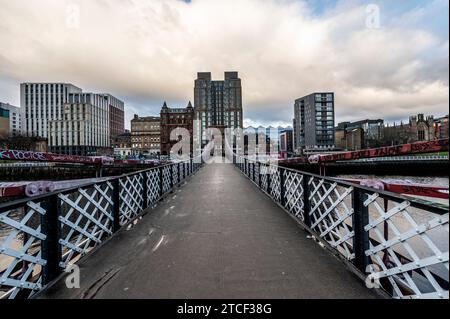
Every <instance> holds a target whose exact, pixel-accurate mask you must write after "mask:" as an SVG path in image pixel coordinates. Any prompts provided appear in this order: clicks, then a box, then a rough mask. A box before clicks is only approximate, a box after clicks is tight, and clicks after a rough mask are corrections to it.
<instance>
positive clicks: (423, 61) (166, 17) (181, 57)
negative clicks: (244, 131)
mask: <svg viewBox="0 0 450 319" xmlns="http://www.w3.org/2000/svg"><path fill="white" fill-rule="evenodd" d="M0 8H1V10H0V43H1V46H0V101H2V102H9V103H11V104H17V105H18V104H19V103H20V101H19V83H20V82H25V81H26V82H33V81H45V82H53V81H55V82H56V81H58V82H59V81H62V82H70V83H73V84H75V85H77V86H79V87H81V88H83V89H84V90H86V91H94V92H97V91H101V92H109V93H111V94H113V95H115V96H117V97H119V98H121V99H122V100H124V101H125V103H126V107H127V126H129V123H128V121H129V119H131V117H132V116H133V114H134V113H138V114H139V115H154V114H158V113H159V110H160V108H161V105H162V103H163V102H164V101H165V100H167V101H168V103H169V104H170V105H172V106H185V105H186V104H187V102H188V100H192V99H193V85H194V79H195V77H196V73H197V72H198V71H211V72H212V73H213V78H215V79H221V78H222V77H223V72H224V71H228V70H229V71H231V70H236V71H239V73H240V77H241V78H242V81H243V102H244V112H245V115H244V116H245V119H246V124H247V125H249V124H253V125H259V124H263V125H268V124H272V125H278V124H283V125H284V124H290V122H291V119H292V117H293V101H294V100H295V99H296V98H298V97H301V96H304V95H306V94H308V93H311V92H314V91H323V90H326V91H335V92H336V117H337V118H336V121H337V122H341V121H346V120H358V119H365V118H384V119H387V120H388V121H395V120H404V119H407V118H408V116H409V115H410V114H414V113H419V112H421V113H426V114H435V115H436V116H439V115H445V114H447V113H448V103H449V61H448V59H449V34H448V27H449V15H448V10H449V3H448V0H379V1H375V0H372V1H363V0H340V1H339V0H309V1H306V0H226V1H225V0H192V1H181V0H33V1H30V0H0Z"/></svg>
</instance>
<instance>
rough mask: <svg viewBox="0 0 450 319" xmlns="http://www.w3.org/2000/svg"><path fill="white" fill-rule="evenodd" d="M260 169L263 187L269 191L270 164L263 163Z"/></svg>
mask: <svg viewBox="0 0 450 319" xmlns="http://www.w3.org/2000/svg"><path fill="white" fill-rule="evenodd" d="M260 170H261V188H262V189H263V190H264V191H265V192H267V188H268V186H269V177H270V175H269V172H268V170H269V169H268V166H267V165H264V164H261V166H260Z"/></svg>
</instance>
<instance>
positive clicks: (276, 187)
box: [269, 167, 281, 202]
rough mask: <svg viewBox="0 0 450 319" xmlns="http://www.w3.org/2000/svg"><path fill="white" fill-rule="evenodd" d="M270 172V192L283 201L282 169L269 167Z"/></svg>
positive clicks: (276, 198)
mask: <svg viewBox="0 0 450 319" xmlns="http://www.w3.org/2000/svg"><path fill="white" fill-rule="evenodd" d="M269 171H271V174H270V194H271V195H272V198H273V199H274V200H275V201H277V202H280V201H281V181H280V171H279V170H275V169H272V167H271V169H269Z"/></svg>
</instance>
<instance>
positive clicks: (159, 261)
mask: <svg viewBox="0 0 450 319" xmlns="http://www.w3.org/2000/svg"><path fill="white" fill-rule="evenodd" d="M80 267H81V288H80V289H67V288H66V286H65V283H64V281H60V282H59V283H58V284H56V285H55V286H54V287H52V288H50V289H49V290H47V291H46V292H45V293H44V294H43V295H42V296H41V297H43V298H158V299H160V298H181V299H185V298H187V299H191V298H199V299H205V298H206V299H208V298H231V299H234V298H375V297H376V295H375V294H374V292H373V291H371V290H369V289H367V288H366V287H365V285H364V283H363V282H362V281H361V280H360V279H359V278H357V277H356V275H354V274H353V273H352V272H351V271H349V270H348V269H347V268H346V266H345V264H344V263H343V262H342V261H340V260H338V259H337V258H336V257H334V256H333V255H331V254H330V253H329V252H328V251H327V250H325V249H324V248H322V247H320V246H319V245H318V244H317V243H315V242H314V241H312V240H311V239H308V238H307V233H306V232H305V231H304V230H303V229H302V228H301V227H299V226H298V225H297V223H296V222H295V221H294V220H293V219H292V218H291V217H289V216H288V215H287V214H286V213H285V212H284V211H283V210H281V209H280V208H279V207H278V206H277V205H276V204H275V203H273V202H272V201H271V200H270V199H269V198H268V197H267V196H266V195H264V194H263V193H262V192H260V191H259V190H258V189H257V187H256V186H255V185H253V184H252V183H251V182H250V181H249V180H247V179H246V178H245V177H244V176H243V175H242V174H241V173H240V172H239V171H238V170H237V169H236V168H234V166H233V165H231V164H214V165H207V166H205V167H203V168H202V169H201V170H200V171H199V172H198V173H197V174H196V175H195V176H193V177H192V178H191V179H189V180H188V182H187V184H186V185H184V186H183V187H181V188H180V189H178V190H176V191H175V193H173V194H172V195H171V196H170V197H168V198H167V199H166V200H164V201H163V202H162V203H161V204H160V205H159V206H158V207H157V208H156V209H154V210H153V211H151V212H150V213H149V214H147V215H146V216H145V217H144V218H143V219H142V220H140V221H139V222H138V223H137V224H136V225H135V226H134V227H133V228H131V229H130V230H125V231H122V232H121V233H119V234H118V235H117V236H115V237H114V238H112V239H111V240H110V241H109V242H107V243H106V244H105V245H104V246H103V247H101V248H100V249H98V250H97V251H96V252H94V253H93V254H92V255H91V256H89V257H88V258H85V260H83V261H82V262H81V263H80Z"/></svg>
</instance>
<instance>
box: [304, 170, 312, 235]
mask: <svg viewBox="0 0 450 319" xmlns="http://www.w3.org/2000/svg"><path fill="white" fill-rule="evenodd" d="M309 179H310V177H309V176H307V175H303V185H302V186H303V219H304V222H305V225H306V226H307V227H311V216H310V215H309V213H310V212H311V201H310V200H309V196H310V194H311V192H310V189H309Z"/></svg>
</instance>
